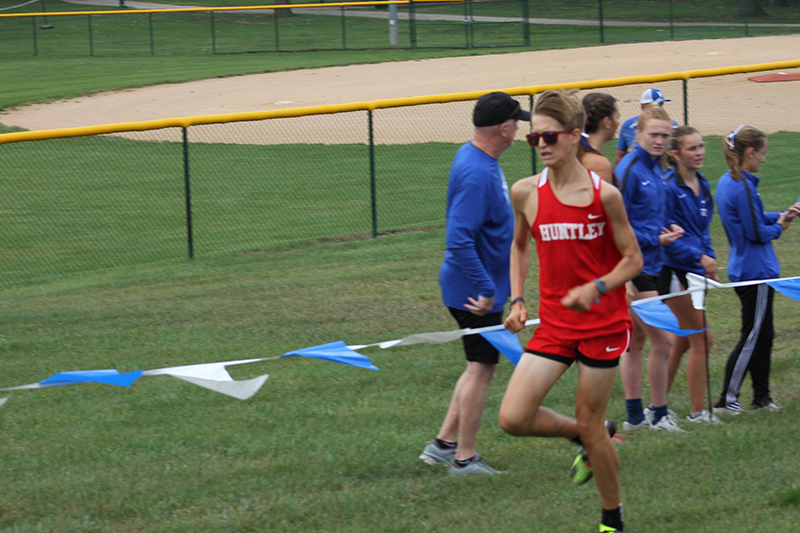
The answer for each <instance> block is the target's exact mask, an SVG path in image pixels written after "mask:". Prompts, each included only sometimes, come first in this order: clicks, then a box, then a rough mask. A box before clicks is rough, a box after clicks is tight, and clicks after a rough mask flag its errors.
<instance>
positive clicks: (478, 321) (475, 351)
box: [448, 307, 503, 365]
mask: <svg viewBox="0 0 800 533" xmlns="http://www.w3.org/2000/svg"><path fill="white" fill-rule="evenodd" d="M448 309H449V310H450V314H451V315H453V318H455V319H456V322H458V326H459V327H460V328H461V329H464V328H472V329H476V328H485V327H486V326H497V325H500V324H502V323H503V312H502V311H498V312H497V313H486V314H485V315H483V316H478V315H475V314H473V313H470V312H469V311H467V310H465V309H454V308H452V307H448ZM461 340H462V342H463V343H464V352H465V353H466V354H467V361H473V362H476V363H485V364H487V365H496V364H497V362H498V361H499V360H500V352H498V351H497V348H495V347H494V346H492V343H490V342H489V341H487V340H486V339H484V338H483V336H481V335H479V334H475V335H464V336H463V337H461Z"/></svg>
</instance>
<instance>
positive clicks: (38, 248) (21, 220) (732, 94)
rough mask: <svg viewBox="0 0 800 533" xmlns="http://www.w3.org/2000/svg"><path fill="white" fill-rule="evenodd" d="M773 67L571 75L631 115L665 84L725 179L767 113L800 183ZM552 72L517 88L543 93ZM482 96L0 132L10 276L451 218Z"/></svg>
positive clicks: (795, 71) (270, 245)
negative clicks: (728, 162) (452, 194)
mask: <svg viewBox="0 0 800 533" xmlns="http://www.w3.org/2000/svg"><path fill="white" fill-rule="evenodd" d="M776 72H781V73H782V74H781V75H778V77H781V76H782V78H783V79H792V78H794V77H797V76H798V75H799V74H800V61H795V62H789V63H781V64H770V65H766V66H755V67H747V68H745V67H742V68H728V69H714V70H710V71H694V72H691V73H677V74H667V75H660V76H651V77H637V78H625V79H619V80H607V81H594V82H585V83H572V84H568V85H564V87H565V88H577V89H580V96H581V97H582V95H583V94H585V93H586V92H591V91H595V90H600V91H603V92H608V93H610V94H612V95H614V96H615V97H616V98H617V99H618V101H619V105H620V109H621V112H622V115H623V117H629V116H633V115H636V114H638V113H639V112H640V105H639V98H640V95H641V93H642V91H643V90H644V89H646V88H648V87H651V86H657V87H658V88H660V89H661V90H662V91H663V92H664V93H665V95H666V96H667V98H669V99H670V100H671V101H670V102H668V103H667V104H666V105H665V109H667V111H668V112H669V113H670V114H671V115H672V116H673V117H674V118H675V119H676V120H677V121H678V122H681V123H689V124H691V125H693V126H695V127H697V128H698V129H699V130H700V131H701V133H702V134H703V135H704V136H705V138H706V143H707V145H708V148H709V149H708V156H707V162H706V166H705V168H704V171H705V172H706V173H707V175H708V176H709V177H713V178H714V179H716V177H718V176H719V175H720V174H722V173H723V172H724V170H725V167H724V161H723V159H722V155H721V150H720V146H721V144H720V143H721V141H720V139H719V137H720V136H721V135H724V134H725V133H727V132H729V131H730V130H732V129H733V128H735V127H736V126H737V125H739V124H740V123H747V124H751V125H753V126H756V127H759V128H761V129H764V130H765V131H767V132H768V133H770V134H771V137H770V149H769V158H770V164H769V172H770V179H769V183H770V184H773V185H774V184H780V183H784V184H786V183H796V184H798V187H797V189H798V190H797V192H795V193H794V194H795V197H796V195H797V194H798V193H800V179H798V177H797V176H796V173H795V169H796V163H795V161H794V154H795V152H796V147H797V145H798V142H800V133H798V132H800V106H799V105H798V98H800V97H798V93H797V91H796V89H795V88H794V85H793V83H791V82H789V83H785V82H779V83H755V82H754V81H751V80H750V78H751V77H754V76H763V75H765V74H769V73H776ZM554 87H555V86H536V87H529V88H517V89H509V92H510V93H511V94H513V95H515V97H517V98H518V99H519V100H520V102H521V103H522V105H523V107H524V108H526V109H531V107H532V104H533V102H534V99H535V95H536V94H538V93H540V92H542V91H544V90H546V89H548V88H554ZM478 96H480V93H462V94H453V95H446V96H431V97H421V98H414V99H398V100H385V101H375V102H364V103H356V104H349V105H337V106H324V107H319V108H308V109H292V110H281V111H267V112H260V113H243V114H236V115H220V116H216V117H202V118H201V117H198V118H196V119H193V118H186V119H170V120H162V121H155V122H143V123H135V124H133V125H131V124H126V125H124V126H122V125H107V126H97V127H90V128H77V129H68V130H50V131H42V132H20V133H9V134H4V135H0V184H1V185H0V191H2V201H0V205H1V207H0V213H2V215H0V216H1V217H2V227H3V231H2V232H0V285H2V286H10V285H16V284H24V283H31V282H36V281H41V280H48V279H53V278H57V277H59V276H62V275H68V274H70V273H75V272H81V271H88V270H94V269H103V268H109V267H120V266H125V265H130V264H141V263H149V262H156V261H183V260H186V259H187V258H189V257H212V256H219V255H225V254H236V253H244V252H252V251H259V250H263V251H274V250H278V249H280V247H282V246H287V245H292V244H293V243H298V242H304V241H311V240H346V239H357V238H370V237H374V236H377V235H381V234H387V233H393V232H398V231H412V230H425V229H428V228H431V227H435V226H441V225H442V224H443V222H444V206H445V198H446V192H447V179H448V170H449V166H450V162H451V160H452V157H453V155H454V154H455V152H456V150H457V149H458V147H459V146H460V145H461V144H462V143H463V142H465V141H467V140H468V139H470V137H471V135H472V131H473V130H472V124H471V112H472V107H473V106H474V101H475V99H476V98H477V97H478ZM126 128H127V131H126ZM131 129H134V130H135V131H130V130H131ZM779 132H780V133H779ZM525 133H526V131H525V128H520V131H519V133H518V140H517V142H516V143H515V144H514V146H512V147H511V148H510V149H509V150H508V151H506V152H505V153H504V154H503V158H502V165H503V168H504V171H505V174H506V176H507V178H508V180H509V182H514V181H516V180H518V179H520V178H522V177H525V176H528V175H530V174H531V173H533V172H534V171H535V169H536V166H537V162H536V160H535V156H534V154H533V152H532V150H531V149H530V148H529V147H528V146H527V144H526V143H525V142H524V134H525ZM608 144H609V146H607V148H610V149H611V150H612V151H611V154H612V157H613V146H610V145H611V143H608ZM538 166H539V167H540V168H541V165H538ZM768 187H769V185H767V189H766V190H768ZM762 194H765V192H764V188H762ZM793 200H794V197H793V198H787V199H786V202H785V203H786V205H789V204H790V203H791V202H792V201H793Z"/></svg>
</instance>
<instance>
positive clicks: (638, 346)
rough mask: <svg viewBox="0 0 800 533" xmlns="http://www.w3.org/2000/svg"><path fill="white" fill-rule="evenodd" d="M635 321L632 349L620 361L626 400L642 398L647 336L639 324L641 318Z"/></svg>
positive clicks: (632, 314) (636, 318)
mask: <svg viewBox="0 0 800 533" xmlns="http://www.w3.org/2000/svg"><path fill="white" fill-rule="evenodd" d="M631 316H633V317H635V318H634V320H633V332H632V333H631V346H630V349H629V350H628V351H627V352H625V353H624V354H622V358H621V359H620V376H621V377H622V388H623V390H624V391H625V399H626V400H635V399H638V398H641V397H642V368H643V365H642V351H643V350H644V343H645V341H646V340H647V336H646V335H645V333H644V329H642V327H641V325H639V323H640V322H641V321H640V320H639V317H637V316H636V315H635V313H631Z"/></svg>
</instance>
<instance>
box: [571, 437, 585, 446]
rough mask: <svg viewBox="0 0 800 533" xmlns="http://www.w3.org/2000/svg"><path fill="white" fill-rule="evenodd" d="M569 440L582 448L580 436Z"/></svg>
mask: <svg viewBox="0 0 800 533" xmlns="http://www.w3.org/2000/svg"><path fill="white" fill-rule="evenodd" d="M569 440H571V441H572V442H574V443H575V444H577V445H578V446H583V441H582V440H581V436H580V435H578V436H577V437H575V438H574V439H569Z"/></svg>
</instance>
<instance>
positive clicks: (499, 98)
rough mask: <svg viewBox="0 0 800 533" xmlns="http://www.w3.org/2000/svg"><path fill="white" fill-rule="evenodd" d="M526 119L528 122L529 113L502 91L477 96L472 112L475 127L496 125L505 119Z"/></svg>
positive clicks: (529, 118)
mask: <svg viewBox="0 0 800 533" xmlns="http://www.w3.org/2000/svg"><path fill="white" fill-rule="evenodd" d="M512 118H513V119H515V120H526V121H528V122H530V120H531V114H530V112H529V111H524V110H523V109H522V106H521V105H520V103H519V102H517V101H516V100H514V99H513V98H511V96H510V95H509V94H507V93H504V92H502V91H495V92H492V93H487V94H484V95H483V96H481V97H480V98H478V102H477V103H476V104H475V110H474V111H473V112H472V123H473V124H475V127H477V128H482V127H485V126H496V125H497V124H502V123H503V122H505V121H506V120H511V119H512Z"/></svg>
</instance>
